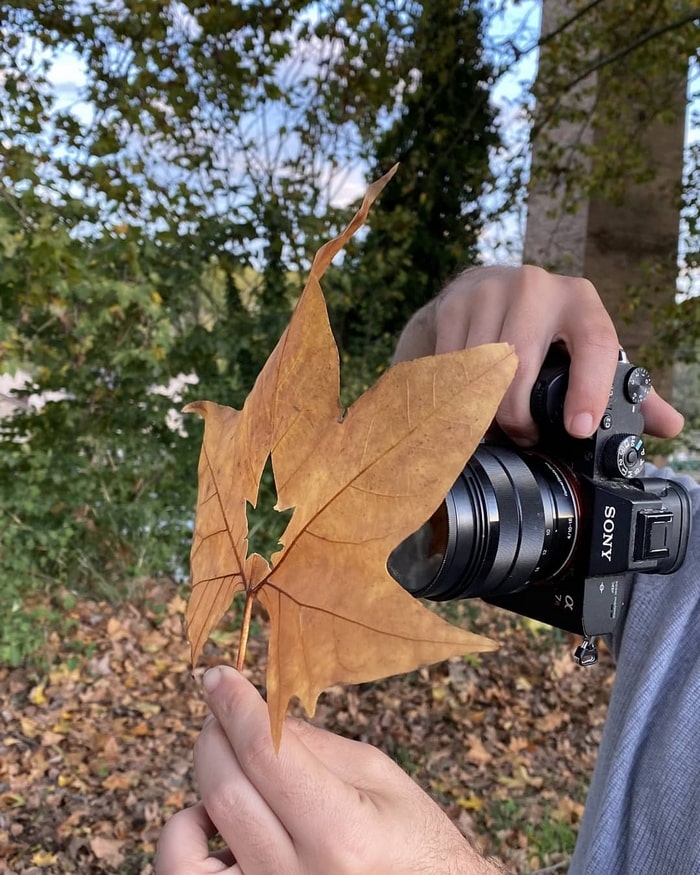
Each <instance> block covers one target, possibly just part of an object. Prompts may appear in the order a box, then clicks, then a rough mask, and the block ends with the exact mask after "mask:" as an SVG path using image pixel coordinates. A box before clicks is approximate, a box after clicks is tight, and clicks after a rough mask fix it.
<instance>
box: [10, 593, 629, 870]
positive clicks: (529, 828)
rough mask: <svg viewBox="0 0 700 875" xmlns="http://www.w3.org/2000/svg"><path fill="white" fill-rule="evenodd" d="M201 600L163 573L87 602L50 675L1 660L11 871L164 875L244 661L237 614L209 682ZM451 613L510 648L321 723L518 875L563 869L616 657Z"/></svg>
mask: <svg viewBox="0 0 700 875" xmlns="http://www.w3.org/2000/svg"><path fill="white" fill-rule="evenodd" d="M185 594H186V590H185V588H184V587H179V588H178V587H176V586H175V585H172V584H154V583H151V584H148V585H147V586H145V588H144V593H143V599H142V600H140V602H139V604H138V605H135V604H131V605H122V606H120V607H114V606H111V605H109V604H107V603H104V602H96V601H88V600H85V601H80V602H76V603H75V604H74V605H73V606H72V607H71V608H70V609H67V610H66V615H67V616H66V620H67V621H68V622H69V623H70V625H71V626H72V630H73V631H72V634H71V635H70V636H66V635H63V636H59V635H57V634H55V633H53V634H50V635H49V637H48V653H49V655H50V658H51V664H50V668H49V669H48V670H47V671H45V672H41V673H40V672H37V671H36V670H31V669H26V668H12V669H11V668H7V667H2V666H0V719H1V720H2V740H1V741H0V745H1V747H0V872H3V873H12V875H44V873H46V875H54V873H55V875H59V873H75V872H81V873H83V872H84V873H122V875H136V873H142V875H152V873H153V867H152V859H153V854H154V851H155V846H156V842H157V838H158V835H159V832H160V829H161V827H162V825H163V823H164V822H165V820H166V819H167V817H168V816H169V815H170V814H172V813H174V812H175V811H176V810H178V809H179V808H181V807H183V806H185V805H190V804H192V803H193V802H194V801H195V799H196V795H195V790H194V787H193V783H192V768H191V755H192V745H193V742H194V739H195V738H196V735H197V733H198V730H199V728H200V726H201V724H202V722H203V720H204V717H205V706H204V704H203V700H202V697H201V695H200V692H199V683H198V679H199V677H200V675H201V672H202V671H203V670H204V669H205V668H206V667H207V666H209V665H213V664H216V663H219V662H222V661H229V660H230V654H231V651H232V648H233V647H234V646H235V642H236V640H237V637H238V632H237V629H236V628H235V619H236V618H231V620H230V623H229V624H228V625H225V626H223V627H222V628H221V629H219V630H217V631H216V632H215V633H214V638H213V640H212V641H210V642H209V643H208V644H207V645H206V646H205V649H204V654H203V658H202V660H201V667H200V669H199V670H198V671H197V675H196V677H195V678H193V677H192V675H191V672H190V667H189V653H188V649H187V644H186V642H185V637H184V634H183V631H182V612H183V611H184V607H185V602H184V598H183V596H184V595H185ZM448 610H449V612H450V617H449V619H451V620H452V621H455V620H456V621H457V622H460V623H463V624H464V625H465V626H468V628H470V629H473V630H474V631H475V632H478V633H480V634H484V635H487V636H489V637H492V638H495V639H496V640H498V641H500V642H501V644H502V647H501V649H500V650H499V651H498V652H497V653H494V654H485V655H483V656H478V657H477V656H470V657H466V658H456V659H452V660H449V661H447V662H444V663H441V664H439V665H436V666H432V667H431V668H425V669H420V670H418V671H416V672H412V673H410V674H408V675H402V676H398V677H393V678H389V679H387V680H385V681H382V682H375V683H368V684H362V685H360V686H356V687H352V686H351V687H340V686H338V687H333V688H331V689H330V690H328V691H327V692H326V693H324V694H322V696H321V698H320V699H319V702H318V707H317V711H316V717H315V720H314V722H316V723H318V724H319V725H322V726H324V727H326V728H328V729H332V730H335V731H338V732H340V733H342V734H344V735H346V736H349V737H352V738H358V739H360V740H363V741H367V742H369V743H371V744H374V745H376V746H378V747H380V748H382V749H383V750H385V751H386V752H387V753H388V754H389V755H391V756H392V757H393V758H394V759H396V760H397V761H398V762H399V763H400V764H401V765H402V766H403V767H404V768H405V769H406V770H407V771H408V772H409V773H410V774H411V775H412V776H413V777H414V778H415V779H416V780H417V781H418V782H419V783H420V784H421V786H423V787H424V788H425V789H426V790H428V791H429V792H430V793H431V794H432V795H433V796H434V797H435V798H437V799H438V801H439V802H440V803H441V804H442V805H443V807H444V808H445V810H446V811H447V812H448V814H449V815H450V817H452V818H453V819H454V821H455V823H457V825H458V826H459V828H460V829H462V831H463V832H464V833H465V834H467V835H469V836H471V837H474V836H478V837H479V840H480V841H481V843H482V846H483V847H484V849H485V850H487V851H488V852H489V853H493V854H496V855H498V856H500V857H501V858H502V859H504V860H505V861H506V862H507V863H509V865H511V866H512V867H513V868H514V869H515V870H516V871H517V872H519V873H524V872H527V871H535V870H537V869H538V868H541V867H545V866H552V865H556V864H557V863H559V862H563V861H564V860H566V858H567V844H568V845H570V843H571V841H572V835H573V834H574V833H575V831H576V830H577V828H578V824H579V820H580V816H581V813H582V807H583V801H584V799H585V789H586V786H587V783H588V780H589V777H590V773H591V770H592V767H593V763H594V760H595V753H596V749H597V743H598V740H599V737H600V732H601V728H602V723H603V720H604V716H605V708H606V703H607V699H608V695H609V689H610V684H611V681H612V676H613V669H612V665H611V662H610V658H609V657H607V656H605V657H604V658H603V660H602V664H601V665H598V666H596V667H594V668H591V669H580V668H578V667H576V666H575V665H574V664H573V662H572V660H571V656H570V651H571V644H570V642H569V641H568V640H567V641H561V640H559V637H558V636H556V635H554V634H553V633H551V632H549V631H546V632H545V631H541V630H537V629H535V630H534V631H533V629H532V628H531V629H526V628H525V627H524V626H523V624H522V623H521V621H520V620H518V619H517V618H516V617H515V616H514V615H511V614H508V613H506V612H504V611H500V610H498V609H497V608H493V607H491V606H487V605H483V604H482V603H480V602H467V603H460V604H459V605H455V604H453V605H451V606H450V607H449V608H448ZM238 621H240V618H238ZM253 632H254V634H253V637H252V638H251V641H250V642H249V659H248V665H247V667H246V669H245V673H246V674H247V675H248V676H249V677H250V678H251V679H252V680H253V681H254V682H255V683H257V684H258V685H260V686H262V684H263V683H264V676H263V668H262V666H263V665H264V658H263V654H264V651H265V649H266V647H267V641H268V633H269V628H268V624H267V621H266V620H265V619H264V618H263V617H261V616H256V617H254V629H253ZM560 846H561V847H560ZM562 871H563V870H562Z"/></svg>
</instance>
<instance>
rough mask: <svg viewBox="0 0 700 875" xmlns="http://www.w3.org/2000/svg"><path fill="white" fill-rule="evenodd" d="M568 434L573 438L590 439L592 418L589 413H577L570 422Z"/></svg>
mask: <svg viewBox="0 0 700 875" xmlns="http://www.w3.org/2000/svg"><path fill="white" fill-rule="evenodd" d="M569 434H571V435H573V436H574V437H590V436H591V435H592V434H593V417H592V416H591V414H590V413H577V414H576V416H574V418H573V419H572V420H571V425H570V426H569Z"/></svg>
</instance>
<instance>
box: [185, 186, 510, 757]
mask: <svg viewBox="0 0 700 875" xmlns="http://www.w3.org/2000/svg"><path fill="white" fill-rule="evenodd" d="M393 172H394V171H393V170H392V171H390V173H388V174H387V175H386V176H384V177H382V179H380V180H378V181H377V182H375V183H374V184H373V185H372V186H371V187H370V188H369V189H368V192H367V194H366V196H365V199H364V201H363V204H362V206H361V207H360V209H359V210H358V212H357V213H356V214H355V216H354V217H353V219H352V221H351V222H350V224H349V225H348V227H347V228H346V229H345V231H344V232H343V233H342V234H340V235H339V236H338V237H337V238H335V239H334V240H332V241H330V242H329V243H327V244H325V246H323V247H322V248H321V249H320V250H319V252H318V253H317V254H316V257H315V259H314V262H313V265H312V267H311V272H310V277H309V280H308V282H307V284H306V287H305V288H304V291H303V293H302V295H301V298H300V299H299V302H298V304H297V307H296V309H295V311H294V313H293V315H292V317H291V320H290V323H289V325H288V327H287V329H286V331H285V332H284V334H283V335H282V337H281V338H280V341H279V342H278V344H277V346H276V347H275V349H274V350H273V352H272V354H271V355H270V357H269V359H268V360H267V362H266V364H265V366H264V368H263V370H262V371H261V373H260V375H259V377H258V379H257V381H256V383H255V386H254V387H253V389H252V391H251V393H250V395H249V396H248V398H247V399H246V402H245V404H244V406H243V410H242V411H238V410H234V409H233V408H230V407H222V406H221V405H218V404H215V403H213V402H211V401H198V402H195V403H193V404H189V405H188V406H187V407H186V408H185V410H186V411H193V412H196V413H198V414H199V415H200V416H202V418H203V419H204V421H205V430H204V440H203V444H202V451H201V457H200V463H199V497H198V503H197V516H196V523H195V532H194V539H193V544H192V553H191V565H192V580H193V585H192V593H191V597H190V601H189V604H188V608H187V614H186V623H187V634H188V638H189V640H190V645H191V649H192V662H193V664H194V663H196V662H197V659H198V658H199V655H200V653H201V650H202V647H203V645H204V642H205V641H206V639H207V638H208V636H209V633H210V632H211V630H212V629H213V627H214V626H215V625H216V623H217V622H218V621H219V619H220V618H221V616H222V615H223V614H224V613H225V612H226V610H227V609H228V607H229V606H230V604H231V601H232V598H233V596H234V595H235V594H236V593H237V592H239V591H245V593H246V611H245V616H244V623H243V636H244V637H243V640H242V644H241V649H240V651H239V657H238V665H239V667H240V666H241V665H242V663H243V655H244V651H245V635H247V626H248V618H249V616H250V609H251V607H252V604H253V602H254V600H255V599H259V600H260V602H261V603H262V605H263V606H264V608H265V609H266V611H267V613H268V615H269V617H270V629H271V631H270V643H269V651H268V666H267V694H268V707H269V711H270V724H271V729H272V734H273V738H274V741H275V745H276V746H278V745H279V742H280V738H281V732H282V725H283V721H284V716H285V713H286V710H287V706H288V704H289V701H290V699H291V698H292V697H293V696H297V697H298V698H299V699H300V700H301V703H302V704H303V706H304V707H305V709H306V711H307V712H308V713H309V714H313V712H314V709H315V705H316V700H317V698H318V695H319V693H320V692H321V691H322V690H323V689H326V688H327V687H329V686H331V685H332V684H334V683H338V682H345V683H360V682H363V681H369V680H375V679H377V678H380V677H385V676H387V675H390V674H399V673H402V672H406V671H410V670H412V669H414V668H416V667H418V666H419V665H424V664H426V663H431V662H436V661H439V660H442V659H446V658H448V657H450V656H454V655H457V654H463V653H467V652H470V651H476V650H491V649H494V647H495V645H494V644H493V642H491V641H489V640H488V639H486V638H482V637H480V636H478V635H474V634H472V633H470V632H467V631H465V630H463V629H460V628H458V627H455V626H452V625H450V624H449V623H446V622H445V621H443V620H442V619H440V618H439V617H438V616H436V615H435V614H434V613H433V612H432V611H430V610H428V609H427V608H425V607H424V606H423V605H422V604H421V603H420V602H418V601H416V600H415V599H414V598H413V597H412V596H410V595H409V594H408V593H407V592H405V591H404V590H403V589H402V588H401V586H400V585H399V584H398V583H396V582H395V581H394V580H393V579H392V578H391V576H390V575H389V573H388V571H387V570H386V560H387V557H388V555H389V553H390V552H391V551H392V550H393V549H394V547H396V545H397V544H399V543H400V542H401V541H402V540H403V539H404V538H406V537H408V536H409V535H410V534H411V533H412V532H414V531H415V530H416V529H417V528H418V527H419V526H420V525H422V524H423V523H424V522H425V520H426V519H428V518H429V517H430V515H431V514H432V513H433V512H434V511H435V509H436V508H437V507H438V506H439V504H440V502H441V501H442V500H443V499H444V497H445V494H446V493H447V491H448V490H449V488H450V486H451V485H452V483H453V482H454V481H455V479H456V478H457V475H458V474H459V472H460V471H461V470H462V468H463V466H464V463H465V460H466V459H468V458H469V456H470V455H471V453H472V452H473V451H474V449H475V448H476V445H477V444H478V442H479V440H480V439H481V437H482V435H483V433H484V431H485V430H486V428H487V427H488V425H489V423H490V422H491V420H492V419H493V416H494V414H495V411H496V408H497V407H498V404H499V403H500V400H501V398H502V396H503V394H504V392H505V390H506V389H507V387H508V385H509V383H510V381H511V379H512V377H513V375H514V372H515V367H516V357H515V354H514V353H513V351H512V349H511V347H510V346H508V345H507V344H491V345H487V346H482V347H478V348H476V349H471V350H462V351H460V352H456V353H449V354H447V355H440V356H429V357H426V358H422V359H417V360H415V361H412V362H403V363H400V364H398V365H396V366H394V367H392V368H390V369H389V370H388V371H387V372H386V373H385V374H384V375H383V376H382V377H381V378H380V379H379V381H378V382H377V383H376V385H375V386H373V387H372V388H371V389H369V390H368V391H367V392H365V394H364V395H363V396H362V397H361V398H359V400H358V401H357V402H356V403H355V404H353V405H352V407H350V408H349V410H347V411H343V410H342V409H341V408H340V407H339V403H338V396H339V364H338V352H337V348H336V344H335V341H334V339H333V335H332V332H331V328H330V324H329V321H328V315H327V311H326V305H325V301H324V298H323V293H322V291H321V287H320V283H319V281H320V279H321V277H322V276H323V273H324V272H325V270H326V268H327V267H328V265H329V264H330V262H331V260H332V259H333V257H334V256H335V255H336V254H337V253H338V252H339V251H340V249H341V248H342V247H343V245H344V243H345V242H346V241H347V239H348V238H349V237H350V236H351V235H352V234H353V233H355V231H356V230H357V229H358V228H359V227H360V226H361V225H362V223H363V222H364V220H365V218H366V216H367V213H368V211H369V208H370V206H371V204H372V202H373V201H374V199H375V198H376V197H377V195H378V194H379V192H380V191H381V190H382V188H383V187H384V185H386V183H387V181H388V179H389V178H390V177H391V176H392V175H393ZM269 456H271V457H272V468H273V472H274V478H275V485H276V488H277V497H278V503H277V506H276V509H277V510H286V509H289V508H293V509H294V510H293V514H292V517H291V519H290V522H289V525H288V526H287V529H286V530H285V532H284V534H283V536H282V538H281V540H280V545H281V547H282V549H281V550H280V551H278V552H277V553H275V554H274V555H273V556H272V557H271V559H270V562H269V563H268V561H267V560H265V559H264V558H263V557H262V556H260V555H258V554H255V553H253V554H251V555H248V552H247V548H248V541H247V536H248V522H247V518H246V502H249V503H250V504H251V505H252V506H255V504H256V501H257V495H258V487H259V483H260V478H261V476H262V472H263V468H264V466H265V463H266V461H267V459H268V457H269Z"/></svg>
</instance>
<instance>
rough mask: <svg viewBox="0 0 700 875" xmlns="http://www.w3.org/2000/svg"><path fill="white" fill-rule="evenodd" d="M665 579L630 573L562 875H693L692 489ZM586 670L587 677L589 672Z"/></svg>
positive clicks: (697, 712)
mask: <svg viewBox="0 0 700 875" xmlns="http://www.w3.org/2000/svg"><path fill="white" fill-rule="evenodd" d="M647 473H648V474H649V475H653V476H662V477H669V478H675V479H676V480H679V481H680V482H682V483H683V485H685V486H686V487H687V488H688V489H689V490H690V492H691V501H692V504H693V534H692V535H691V540H690V545H689V550H688V557H687V559H686V562H685V564H684V565H683V567H682V568H681V569H680V570H679V571H678V572H676V573H675V574H673V575H639V576H638V577H637V579H636V581H635V584H634V587H633V591H632V597H631V600H630V608H629V613H628V615H627V620H626V623H625V627H624V630H623V632H622V635H621V636H620V638H619V640H616V641H614V642H613V649H614V651H615V652H616V657H617V673H616V677H615V683H614V685H613V691H612V695H611V699H610V706H609V710H608V716H607V720H606V723H605V728H604V731H603V737H602V741H601V746H600V751H599V753H598V761H597V764H596V767H595V771H594V774H593V779H592V782H591V788H590V791H589V795H588V800H587V803H586V810H585V814H584V817H583V823H582V825H581V830H580V834H579V838H578V843H577V845H576V851H575V853H574V858H573V861H572V864H571V867H570V869H569V875H623V873H624V875H698V873H700V740H699V736H700V574H699V573H698V569H699V568H700V487H698V486H697V484H695V483H694V482H693V481H692V480H690V478H686V477H678V476H675V475H674V474H673V472H671V471H669V470H668V469H665V470H662V471H657V470H655V469H654V470H649V471H648V472H647ZM591 670H593V671H595V669H591Z"/></svg>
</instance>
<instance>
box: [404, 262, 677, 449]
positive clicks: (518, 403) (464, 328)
mask: <svg viewBox="0 0 700 875" xmlns="http://www.w3.org/2000/svg"><path fill="white" fill-rule="evenodd" d="M496 341H506V342H508V343H511V344H513V346H514V347H515V351H516V353H517V355H518V360H519V364H518V371H517V374H516V376H515V379H514V380H513V383H512V384H511V386H510V388H509V389H508V392H507V393H506V395H505V397H504V398H503V401H502V403H501V406H500V407H499V410H498V413H497V416H496V422H497V423H498V425H499V426H500V428H501V429H502V430H503V431H504V432H505V433H506V434H507V435H508V436H509V437H510V438H511V439H512V440H513V441H515V442H516V443H519V444H523V445H529V444H533V443H534V442H535V441H536V439H537V428H536V426H535V423H534V422H533V421H532V417H531V416H530V391H531V389H532V386H533V384H534V382H535V380H536V378H537V374H538V373H539V370H540V367H541V365H542V362H543V361H544V358H545V355H546V354H547V350H548V349H549V347H550V346H551V344H553V343H555V342H558V341H560V342H563V343H564V344H565V346H566V348H567V350H568V353H569V356H570V358H571V368H570V374H569V391H568V393H567V397H566V402H565V407H564V424H565V426H566V428H567V430H568V431H569V433H570V434H571V435H573V436H574V437H588V436H590V435H591V434H592V433H593V432H594V431H595V429H596V428H597V426H598V423H599V422H600V418H601V416H602V414H603V411H604V410H605V407H606V404H607V401H608V395H609V392H610V386H611V384H612V379H613V374H614V372H615V365H616V363H617V356H618V351H619V348H620V346H619V341H618V338H617V332H616V331H615V327H614V325H613V323H612V321H611V319H610V316H609V315H608V313H607V311H606V310H605V307H604V306H603V303H602V301H601V300H600V297H599V296H598V293H597V292H596V290H595V288H594V287H593V285H592V284H591V283H590V282H588V280H585V279H579V278H574V277H566V276H557V275H556V274H551V273H547V272H546V271H544V270H541V269H540V268H537V267H530V266H526V267H481V268H471V269H469V270H467V271H465V272H464V273H463V274H461V275H460V276H458V277H457V278H456V279H455V280H453V281H452V282H451V283H449V284H448V285H447V286H446V287H445V288H444V289H443V291H442V292H441V293H440V294H439V295H438V296H437V298H434V299H433V300H432V301H430V303H428V304H427V305H426V306H425V307H423V308H422V309H421V310H419V311H418V312H417V313H416V314H415V315H414V316H413V318H412V319H411V320H410V321H409V323H408V325H407V326H406V327H405V329H404V330H403V333H402V334H401V337H400V338H399V341H398V344H397V347H396V352H395V354H394V361H403V360H405V359H412V358H418V357H420V356H424V355H433V354H435V353H443V352H451V351H453V350H457V349H463V348H465V347H471V346H478V345H479V344H482V343H493V342H496ZM634 364H643V362H634ZM643 413H644V419H645V424H646V431H647V432H648V433H649V434H653V435H655V436H656V437H674V436H675V435H677V434H678V433H679V432H680V430H681V428H682V427H683V417H682V416H681V415H680V413H678V412H677V411H676V410H674V408H673V407H671V405H670V404H667V403H666V402H665V401H663V400H662V399H661V398H660V397H659V396H658V395H657V394H656V393H655V392H653V391H652V393H651V395H650V397H649V398H648V399H647V401H646V402H645V403H644V407H643Z"/></svg>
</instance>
